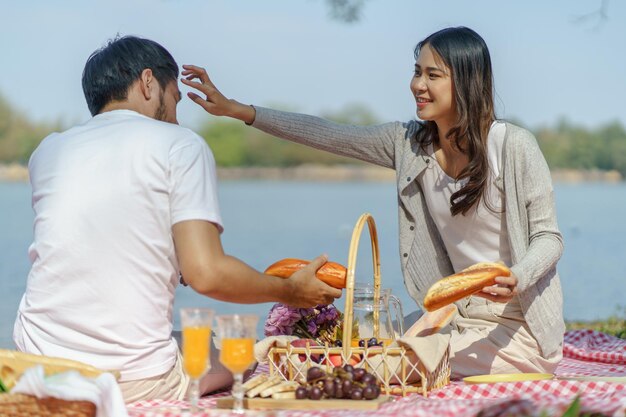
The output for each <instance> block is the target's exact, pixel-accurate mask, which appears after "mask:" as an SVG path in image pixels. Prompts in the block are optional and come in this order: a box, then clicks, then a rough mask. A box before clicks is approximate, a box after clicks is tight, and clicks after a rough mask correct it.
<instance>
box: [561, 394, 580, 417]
mask: <svg viewBox="0 0 626 417" xmlns="http://www.w3.org/2000/svg"><path fill="white" fill-rule="evenodd" d="M579 415H580V397H576V398H575V399H574V401H572V403H571V404H570V406H569V407H567V410H565V413H563V417H578V416H579Z"/></svg>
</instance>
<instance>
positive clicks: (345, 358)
mask: <svg viewBox="0 0 626 417" xmlns="http://www.w3.org/2000/svg"><path fill="white" fill-rule="evenodd" d="M365 224H367V226H368V229H369V236H370V240H371V245H372V261H373V269H374V297H375V299H377V298H378V296H379V294H380V260H379V259H380V256H379V250H378V236H377V232H376V224H375V222H374V218H373V217H372V215H371V214H369V213H364V214H362V215H361V216H360V217H359V219H358V220H357V222H356V225H355V227H354V230H353V232H352V239H351V241H350V250H349V254H348V265H347V269H348V273H347V281H346V293H345V297H346V299H345V307H344V318H343V320H344V321H343V339H342V347H334V346H329V345H328V343H325V344H324V345H323V346H313V345H310V344H307V345H306V346H304V347H302V346H300V347H295V346H292V345H291V344H289V345H287V346H286V347H272V348H271V349H270V350H269V352H268V362H269V372H270V375H272V376H274V375H278V376H280V377H282V378H283V379H285V380H288V381H294V380H295V381H304V380H306V372H307V370H308V368H310V367H311V366H322V367H324V366H325V367H326V370H327V371H328V370H330V369H331V368H332V367H333V365H332V364H331V363H330V361H328V360H327V361H322V364H318V363H317V361H316V359H317V360H318V361H319V358H330V357H331V356H332V355H340V356H341V359H342V363H348V362H349V361H350V359H352V362H356V363H355V365H354V366H355V367H362V368H365V369H366V370H367V371H368V372H371V373H373V374H374V375H376V376H377V377H378V379H379V381H380V382H381V389H382V391H383V392H384V393H386V394H396V395H397V394H399V395H402V396H405V395H407V394H410V393H416V392H417V393H422V394H423V395H424V396H427V394H428V392H429V391H431V390H433V389H436V388H440V387H442V386H444V385H447V384H448V383H449V382H450V360H449V355H450V347H449V346H448V349H447V350H446V352H445V354H444V355H443V357H442V359H441V361H440V362H439V364H438V366H437V367H436V369H435V370H434V371H432V372H428V371H427V370H426V368H425V367H424V365H423V364H422V363H421V362H420V361H419V360H418V359H417V357H416V356H415V354H414V353H413V352H412V351H411V350H407V349H405V348H404V347H399V346H393V345H392V346H383V347H382V348H381V347H371V348H370V347H354V346H352V322H353V317H354V305H353V302H354V285H355V277H354V275H355V266H356V258H357V251H358V246H359V240H360V237H361V232H362V230H363V228H364V226H365ZM377 313H378V311H377V310H376V309H374V311H373V315H374V323H377V321H378V320H377V319H378V317H377ZM376 332H377V329H376V327H374V333H375V335H376Z"/></svg>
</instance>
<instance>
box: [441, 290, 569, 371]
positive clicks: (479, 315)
mask: <svg viewBox="0 0 626 417" xmlns="http://www.w3.org/2000/svg"><path fill="white" fill-rule="evenodd" d="M457 307H459V314H458V315H457V316H456V317H455V318H454V319H453V320H452V323H451V326H449V328H448V331H449V332H450V335H451V339H450V347H451V355H450V366H451V368H452V378H453V379H460V378H463V377H466V376H472V375H484V374H508V373H520V372H524V373H526V372H539V373H554V371H555V370H556V367H557V365H558V363H559V361H560V360H561V358H562V356H563V355H562V353H561V352H557V353H555V354H554V355H552V356H549V357H546V356H545V355H543V353H542V352H541V348H540V347H539V345H538V344H537V341H536V340H535V338H534V337H533V336H532V333H531V332H530V329H529V328H528V325H527V324H526V321H525V320H524V316H523V314H522V309H521V307H520V305H519V302H518V300H517V298H514V299H513V300H511V301H510V302H508V303H495V302H492V301H489V300H486V299H485V298H482V297H469V299H463V300H461V301H459V302H457Z"/></svg>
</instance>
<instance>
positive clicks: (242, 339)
mask: <svg viewBox="0 0 626 417" xmlns="http://www.w3.org/2000/svg"><path fill="white" fill-rule="evenodd" d="M258 321H259V318H258V317H257V316H256V315H254V314H233V315H223V316H217V334H218V336H219V338H220V343H221V350H220V362H222V364H223V365H224V366H225V367H226V368H227V369H228V370H229V371H230V372H232V374H233V378H234V383H233V412H234V413H237V414H243V412H244V408H243V394H244V392H243V373H244V372H245V371H246V370H247V369H248V367H250V365H252V364H253V363H254V342H255V340H256V325H257V322H258Z"/></svg>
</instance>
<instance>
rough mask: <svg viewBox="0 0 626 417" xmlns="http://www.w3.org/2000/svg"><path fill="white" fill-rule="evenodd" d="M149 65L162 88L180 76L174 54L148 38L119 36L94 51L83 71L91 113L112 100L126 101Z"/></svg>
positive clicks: (98, 110) (84, 85) (94, 112)
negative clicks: (131, 88) (131, 89)
mask: <svg viewBox="0 0 626 417" xmlns="http://www.w3.org/2000/svg"><path fill="white" fill-rule="evenodd" d="M147 68H149V69H151V70H152V74H153V75H154V77H155V78H156V79H157V81H158V82H159V85H160V86H161V88H162V89H163V90H165V87H166V85H167V84H168V83H169V82H170V81H172V80H177V79H178V65H177V64H176V61H175V60H174V58H173V57H172V55H171V54H170V53H169V52H168V51H167V50H166V49H165V48H164V47H162V46H161V45H159V44H158V43H156V42H154V41H151V40H149V39H142V38H138V37H135V36H124V37H121V38H116V39H113V40H111V41H109V42H108V44H107V45H106V46H104V47H102V48H100V49H98V50H97V51H95V52H94V53H93V54H91V56H90V57H89V59H88V60H87V63H86V64H85V69H84V70H83V92H84V93H85V99H86V100H87V106H88V107H89V111H90V112H91V114H92V116H95V115H96V114H98V113H99V112H100V111H101V110H102V108H103V107H104V106H105V105H107V104H108V103H109V102H111V101H118V100H125V99H126V98H127V96H128V90H129V88H130V86H131V85H132V84H133V83H134V82H135V81H137V80H138V79H139V78H140V76H141V73H142V72H143V70H145V69H147Z"/></svg>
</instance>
